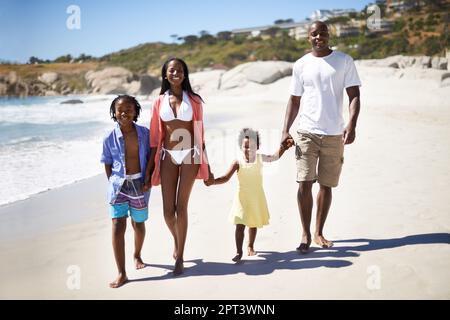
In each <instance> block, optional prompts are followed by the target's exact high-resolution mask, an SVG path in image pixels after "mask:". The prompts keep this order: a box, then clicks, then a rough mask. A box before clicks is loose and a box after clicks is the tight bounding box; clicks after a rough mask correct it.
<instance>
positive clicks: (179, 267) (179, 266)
mask: <svg viewBox="0 0 450 320" xmlns="http://www.w3.org/2000/svg"><path fill="white" fill-rule="evenodd" d="M183 271H184V265H183V259H181V258H180V259H176V261H175V267H174V269H173V275H174V276H178V275H180V274H182V273H183Z"/></svg>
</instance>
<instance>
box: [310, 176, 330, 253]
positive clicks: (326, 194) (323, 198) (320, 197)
mask: <svg viewBox="0 0 450 320" xmlns="http://www.w3.org/2000/svg"><path fill="white" fill-rule="evenodd" d="M331 200H332V190H331V187H327V186H324V185H320V190H319V193H318V194H317V216H316V232H315V233H314V242H315V243H317V244H318V245H319V246H321V247H322V248H330V247H332V246H333V242H331V241H328V240H327V239H325V238H324V236H323V227H324V225H325V220H326V219H327V216H328V211H329V210H330V206H331Z"/></svg>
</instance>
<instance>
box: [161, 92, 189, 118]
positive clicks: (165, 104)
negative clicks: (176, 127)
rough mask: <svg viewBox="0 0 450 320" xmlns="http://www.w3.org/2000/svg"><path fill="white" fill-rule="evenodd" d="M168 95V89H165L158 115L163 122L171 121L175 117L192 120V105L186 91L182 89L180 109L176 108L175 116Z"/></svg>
mask: <svg viewBox="0 0 450 320" xmlns="http://www.w3.org/2000/svg"><path fill="white" fill-rule="evenodd" d="M169 95H170V93H169V90H167V91H166V92H165V93H164V98H163V101H162V105H161V109H160V111H159V116H160V118H161V120H162V121H164V122H168V121H172V120H175V119H177V120H181V121H192V116H193V111H192V105H191V102H190V100H189V96H188V95H187V93H186V91H183V101H181V106H180V109H178V114H177V117H175V114H174V112H173V110H172V108H171V107H170V102H169Z"/></svg>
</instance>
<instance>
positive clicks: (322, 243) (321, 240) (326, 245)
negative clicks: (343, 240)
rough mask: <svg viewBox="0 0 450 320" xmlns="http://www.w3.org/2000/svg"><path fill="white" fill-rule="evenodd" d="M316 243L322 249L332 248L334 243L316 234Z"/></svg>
mask: <svg viewBox="0 0 450 320" xmlns="http://www.w3.org/2000/svg"><path fill="white" fill-rule="evenodd" d="M314 242H315V243H316V244H317V245H318V246H320V247H322V248H331V247H332V246H333V242H331V241H329V240H327V239H325V238H324V236H322V235H317V234H316V235H315V236H314Z"/></svg>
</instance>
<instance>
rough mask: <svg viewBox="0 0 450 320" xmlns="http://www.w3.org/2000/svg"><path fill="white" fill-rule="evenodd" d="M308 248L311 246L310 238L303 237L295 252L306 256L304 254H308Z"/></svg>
mask: <svg viewBox="0 0 450 320" xmlns="http://www.w3.org/2000/svg"><path fill="white" fill-rule="evenodd" d="M310 246H311V236H310V235H309V236H308V235H303V236H302V242H301V243H300V245H299V246H298V247H297V248H296V250H297V251H299V252H300V253H301V254H306V253H308V251H309V247H310Z"/></svg>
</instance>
